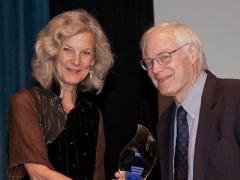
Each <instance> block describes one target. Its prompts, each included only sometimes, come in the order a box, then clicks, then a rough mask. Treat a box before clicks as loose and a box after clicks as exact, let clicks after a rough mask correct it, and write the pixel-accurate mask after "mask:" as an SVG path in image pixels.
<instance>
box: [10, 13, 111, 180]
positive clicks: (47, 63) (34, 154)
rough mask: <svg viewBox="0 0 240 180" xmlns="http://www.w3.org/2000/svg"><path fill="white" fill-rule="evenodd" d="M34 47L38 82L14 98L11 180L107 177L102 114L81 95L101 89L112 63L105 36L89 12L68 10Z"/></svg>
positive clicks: (52, 21)
mask: <svg viewBox="0 0 240 180" xmlns="http://www.w3.org/2000/svg"><path fill="white" fill-rule="evenodd" d="M35 51H36V57H35V58H34V59H33V63H32V67H33V74H34V77H35V78H36V80H37V81H38V82H39V83H40V86H36V87H33V88H32V89H28V90H26V89H25V90H22V91H20V92H18V93H16V94H15V95H14V96H13V97H12V98H11V100H10V111H9V112H10V113H9V168H8V176H9V179H22V178H24V177H25V178H27V179H28V177H29V178H31V179H37V180H38V179H47V180H48V179H49V180H50V179H53V180H56V179H58V180H61V179H64V180H66V179H74V180H77V179H101V180H102V179H105V177H104V148H105V141H104V131H103V130H104V128H103V122H102V118H101V113H100V111H99V109H98V108H97V107H96V105H94V104H93V103H91V102H89V101H87V100H86V99H84V97H83V95H82V93H81V92H86V91H92V92H95V93H99V92H100V91H101V90H102V86H103V83H104V78H105V76H106V74H107V72H108V70H109V68H110V67H111V66H112V64H113V56H112V53H111V50H110V45H109V43H108V40H107V38H106V36H105V34H104V33H103V31H102V29H101V27H100V25H99V24H98V22H97V21H96V19H95V18H94V17H92V16H91V15H89V14H88V13H87V12H86V11H84V10H74V11H67V12H64V13H62V14H60V15H58V16H56V17H54V18H53V19H52V20H51V21H50V22H49V23H48V24H47V26H46V27H45V28H44V29H43V30H42V31H41V32H40V33H39V37H38V40H37V42H36V44H35Z"/></svg>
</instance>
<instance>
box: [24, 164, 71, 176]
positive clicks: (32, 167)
mask: <svg viewBox="0 0 240 180" xmlns="http://www.w3.org/2000/svg"><path fill="white" fill-rule="evenodd" d="M24 167H25V168H26V170H27V173H28V175H29V177H30V179H31V180H56V179H57V180H71V178H69V177H67V176H64V175H63V174H61V173H58V172H56V171H53V170H51V169H49V168H48V167H47V166H44V165H41V164H36V163H25V164H24Z"/></svg>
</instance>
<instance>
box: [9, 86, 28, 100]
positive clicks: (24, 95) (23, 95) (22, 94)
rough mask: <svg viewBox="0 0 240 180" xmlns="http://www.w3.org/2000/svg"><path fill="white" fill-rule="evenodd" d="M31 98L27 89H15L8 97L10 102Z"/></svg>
mask: <svg viewBox="0 0 240 180" xmlns="http://www.w3.org/2000/svg"><path fill="white" fill-rule="evenodd" d="M30 99H31V94H30V92H29V90H28V89H22V90H19V91H17V92H16V93H15V94H14V95H13V96H11V98H10V102H11V103H20V102H23V101H26V100H30Z"/></svg>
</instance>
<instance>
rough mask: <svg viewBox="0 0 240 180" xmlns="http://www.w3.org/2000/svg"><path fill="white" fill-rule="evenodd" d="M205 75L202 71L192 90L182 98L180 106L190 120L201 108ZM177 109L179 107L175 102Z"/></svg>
mask: <svg viewBox="0 0 240 180" xmlns="http://www.w3.org/2000/svg"><path fill="white" fill-rule="evenodd" d="M206 78H207V73H206V72H205V71H202V72H201V73H200V75H199V77H198V80H197V81H196V83H195V84H194V85H193V87H192V89H191V90H190V91H189V92H188V93H187V95H186V97H185V98H184V100H183V102H182V104H181V106H183V108H184V109H185V110H186V111H187V113H188V114H189V115H190V116H191V118H192V119H195V118H196V116H197V113H198V110H199V109H200V106H201V98H202V93H203V88H204V84H205V82H206ZM175 103H176V105H177V107H179V106H180V104H179V103H177V102H175Z"/></svg>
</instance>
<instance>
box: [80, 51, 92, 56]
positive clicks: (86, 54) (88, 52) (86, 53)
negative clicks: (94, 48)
mask: <svg viewBox="0 0 240 180" xmlns="http://www.w3.org/2000/svg"><path fill="white" fill-rule="evenodd" d="M82 54H83V55H85V56H90V55H91V54H92V53H91V51H82Z"/></svg>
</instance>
